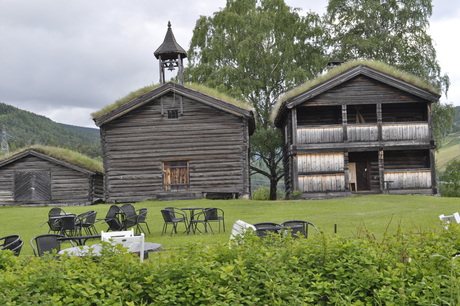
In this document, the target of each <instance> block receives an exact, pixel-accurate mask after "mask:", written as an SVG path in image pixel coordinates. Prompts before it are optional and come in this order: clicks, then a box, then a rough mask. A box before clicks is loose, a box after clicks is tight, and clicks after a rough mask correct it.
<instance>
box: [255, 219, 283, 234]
mask: <svg viewBox="0 0 460 306" xmlns="http://www.w3.org/2000/svg"><path fill="white" fill-rule="evenodd" d="M253 225H254V227H255V228H256V235H257V236H259V237H261V238H263V237H265V236H267V233H275V234H279V227H280V226H281V224H278V223H275V222H260V223H255V224H253Z"/></svg>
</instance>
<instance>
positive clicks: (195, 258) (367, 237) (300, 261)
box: [0, 226, 460, 305]
mask: <svg viewBox="0 0 460 306" xmlns="http://www.w3.org/2000/svg"><path fill="white" fill-rule="evenodd" d="M459 238H460V228H459V227H458V226H451V227H450V228H449V229H448V230H437V231H431V232H417V233H403V232H398V233H397V234H395V235H389V234H385V235H384V237H383V238H382V239H376V238H375V237H374V236H373V235H372V234H371V233H368V232H366V231H364V230H363V231H360V232H358V234H357V235H356V237H353V238H343V237H340V236H337V235H333V236H328V235H316V236H315V237H313V238H308V239H303V238H298V239H294V238H289V237H288V238H280V237H279V236H274V235H272V236H270V237H268V238H265V239H260V238H259V237H256V236H254V235H249V236H247V237H245V238H244V239H243V240H242V242H241V243H240V244H238V245H232V247H229V245H228V244H221V245H212V246H210V245H208V244H206V243H205V242H202V243H198V244H197V243H195V244H191V245H189V246H186V247H184V248H182V249H181V250H178V251H172V250H169V251H163V252H159V253H156V254H150V259H149V260H146V261H144V262H143V263H141V262H139V260H138V258H136V257H134V256H132V255H130V254H121V253H120V252H117V251H116V250H111V249H108V250H107V251H104V252H103V254H102V256H100V257H98V258H96V260H94V259H93V258H86V257H83V258H81V257H66V256H63V257H58V258H56V257H55V256H53V255H55V254H53V255H50V256H46V257H42V258H35V257H33V258H32V257H25V256H23V257H19V259H18V258H16V259H14V260H12V255H11V254H9V253H8V254H7V255H5V256H3V253H2V256H0V265H1V266H3V267H5V268H4V270H3V271H2V273H1V274H0V288H2V290H1V291H0V303H1V304H2V305H8V304H45V305H88V304H94V305H98V304H117V305H138V304H150V303H152V304H187V305H197V304H216V305H235V304H240V305H259V304H262V305H264V304H266V305H299V304H312V305H316V304H322V305H336V304H341V305H342V304H348V305H349V304H360V305H364V304H385V305H387V304H388V305H407V304H410V305H420V304H423V305H425V304H436V305H439V304H451V305H455V304H459V303H460V294H459V292H460V290H459V289H460V288H459V286H460V282H459V281H460V264H459V260H460V257H458V258H457V257H453V256H452V255H454V254H456V253H457V252H458V250H460V239H459Z"/></svg>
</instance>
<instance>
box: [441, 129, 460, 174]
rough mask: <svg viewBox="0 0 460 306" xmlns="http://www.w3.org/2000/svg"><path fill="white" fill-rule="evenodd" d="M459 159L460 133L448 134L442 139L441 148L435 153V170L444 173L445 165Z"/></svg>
mask: <svg viewBox="0 0 460 306" xmlns="http://www.w3.org/2000/svg"><path fill="white" fill-rule="evenodd" d="M459 157H460V133H452V134H449V135H448V136H447V137H446V139H444V141H443V144H442V146H441V148H440V149H439V150H438V152H436V168H437V170H438V171H444V170H445V168H446V165H447V164H448V163H449V162H451V161H452V160H454V159H458V158H459Z"/></svg>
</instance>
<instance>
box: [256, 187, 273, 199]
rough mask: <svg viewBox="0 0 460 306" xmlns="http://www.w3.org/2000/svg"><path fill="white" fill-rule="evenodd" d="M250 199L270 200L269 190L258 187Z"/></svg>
mask: <svg viewBox="0 0 460 306" xmlns="http://www.w3.org/2000/svg"><path fill="white" fill-rule="evenodd" d="M252 199H253V200H270V188H267V187H264V186H259V188H258V189H257V190H255V191H254V192H253V193H252Z"/></svg>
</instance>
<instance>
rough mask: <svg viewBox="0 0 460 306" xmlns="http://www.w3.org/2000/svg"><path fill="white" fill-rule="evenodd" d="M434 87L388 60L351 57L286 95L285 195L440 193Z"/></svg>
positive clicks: (279, 118) (282, 121) (277, 116)
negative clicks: (412, 76)
mask: <svg viewBox="0 0 460 306" xmlns="http://www.w3.org/2000/svg"><path fill="white" fill-rule="evenodd" d="M439 98H440V96H439V94H438V93H437V90H436V89H433V88H431V87H430V86H429V85H427V84H423V82H422V81H421V80H418V79H406V78H405V77H404V74H403V73H400V72H399V71H396V70H394V69H392V68H391V67H388V66H386V65H383V64H382V63H377V62H369V61H366V62H364V61H361V62H359V61H358V62H350V63H347V64H344V65H342V66H340V67H336V68H333V69H331V70H330V71H329V72H328V73H327V74H326V75H325V76H322V77H320V78H318V80H314V81H312V82H311V83H308V84H305V85H303V86H300V87H299V88H297V89H295V90H293V91H291V92H290V93H288V94H286V95H285V97H282V98H281V99H280V100H279V101H278V105H277V107H276V108H275V110H274V112H273V114H272V115H273V116H272V118H273V120H274V122H275V125H276V126H277V127H278V128H280V129H282V130H283V135H284V155H285V156H284V169H285V183H286V192H287V194H292V193H293V192H294V191H297V190H299V191H301V192H302V198H321V197H334V196H344V195H349V194H353V193H364V192H366V193H392V194H435V193H437V189H436V177H435V162H434V161H435V160H434V150H435V141H434V138H433V125H432V103H436V102H437V101H438V100H439Z"/></svg>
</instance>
